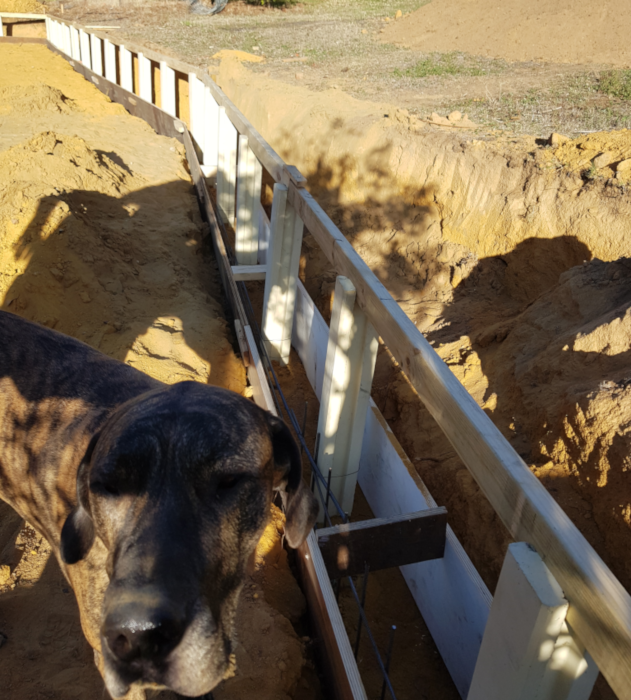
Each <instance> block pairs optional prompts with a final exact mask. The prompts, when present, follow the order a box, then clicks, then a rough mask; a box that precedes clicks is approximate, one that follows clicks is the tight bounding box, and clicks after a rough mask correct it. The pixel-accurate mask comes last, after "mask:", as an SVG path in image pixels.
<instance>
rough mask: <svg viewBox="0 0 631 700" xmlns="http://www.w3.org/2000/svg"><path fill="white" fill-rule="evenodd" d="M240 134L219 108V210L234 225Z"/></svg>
mask: <svg viewBox="0 0 631 700" xmlns="http://www.w3.org/2000/svg"><path fill="white" fill-rule="evenodd" d="M238 138H239V134H238V133H237V130H236V129H235V128H234V125H233V124H232V122H231V121H230V119H229V118H228V115H227V114H226V110H225V109H224V108H223V107H220V108H219V143H218V152H217V211H218V212H219V216H220V217H221V220H222V221H223V222H224V223H228V224H230V226H234V223H235V203H236V199H235V198H236V187H237V146H238Z"/></svg>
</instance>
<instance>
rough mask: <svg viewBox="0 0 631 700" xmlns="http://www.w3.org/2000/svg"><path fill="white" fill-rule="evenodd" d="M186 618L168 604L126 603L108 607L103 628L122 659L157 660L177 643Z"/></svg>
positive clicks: (106, 636)
mask: <svg viewBox="0 0 631 700" xmlns="http://www.w3.org/2000/svg"><path fill="white" fill-rule="evenodd" d="M185 626H186V625H185V620H184V618H183V616H182V615H180V614H178V611H177V610H175V609H171V608H169V607H168V606H160V607H158V606H147V605H143V604H142V602H139V603H137V604H134V603H128V604H126V605H123V606H121V607H120V608H118V609H115V610H113V611H110V613H109V614H108V615H107V616H106V618H105V622H104V624H103V628H102V634H103V638H104V640H105V642H106V644H107V646H108V648H109V650H110V651H111V652H112V654H113V655H114V656H115V657H116V658H117V659H118V660H119V661H122V662H124V663H130V662H133V661H136V660H142V661H148V662H153V663H156V662H160V661H161V660H163V659H165V658H166V657H167V656H168V655H169V653H170V652H171V651H172V650H173V649H175V647H176V646H177V645H178V644H179V643H180V640H181V639H182V636H183V634H184V630H185Z"/></svg>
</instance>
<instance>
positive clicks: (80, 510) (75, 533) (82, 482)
mask: <svg viewBox="0 0 631 700" xmlns="http://www.w3.org/2000/svg"><path fill="white" fill-rule="evenodd" d="M98 439H99V433H97V434H96V435H94V436H93V437H92V439H91V440H90V444H89V445H88V449H87V450H86V452H85V455H83V459H82V460H81V464H80V465H79V469H78V470H77V505H76V506H75V507H74V508H73V509H72V510H71V511H70V514H69V515H68V517H67V518H66V522H65V523H64V526H63V528H62V529H61V543H60V545H61V547H60V548H61V558H62V559H63V561H64V562H65V563H66V564H76V563H77V562H78V561H81V559H83V558H84V557H85V556H86V555H87V553H88V552H89V551H90V548H91V547H92V544H93V543H94V535H95V532H94V523H93V522H92V516H91V514H90V499H89V489H90V484H89V477H90V460H91V459H92V453H93V452H94V448H95V447H96V443H97V442H98Z"/></svg>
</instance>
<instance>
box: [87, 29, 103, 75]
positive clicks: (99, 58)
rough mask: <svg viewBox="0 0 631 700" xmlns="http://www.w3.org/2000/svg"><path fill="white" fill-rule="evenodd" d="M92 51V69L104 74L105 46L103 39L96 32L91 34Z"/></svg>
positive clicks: (98, 73)
mask: <svg viewBox="0 0 631 700" xmlns="http://www.w3.org/2000/svg"><path fill="white" fill-rule="evenodd" d="M90 53H91V54H92V70H93V71H94V72H95V73H96V74H97V75H100V76H103V48H102V40H101V39H99V37H98V36H95V35H94V34H90Z"/></svg>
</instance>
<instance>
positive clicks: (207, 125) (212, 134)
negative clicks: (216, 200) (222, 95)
mask: <svg viewBox="0 0 631 700" xmlns="http://www.w3.org/2000/svg"><path fill="white" fill-rule="evenodd" d="M202 85H203V83H202ZM203 90H204V126H203V129H204V170H206V171H208V169H209V168H216V167H217V164H218V156H217V154H218V147H219V105H218V104H217V100H215V98H214V97H213V94H212V92H211V91H210V88H209V87H208V86H207V85H203Z"/></svg>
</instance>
